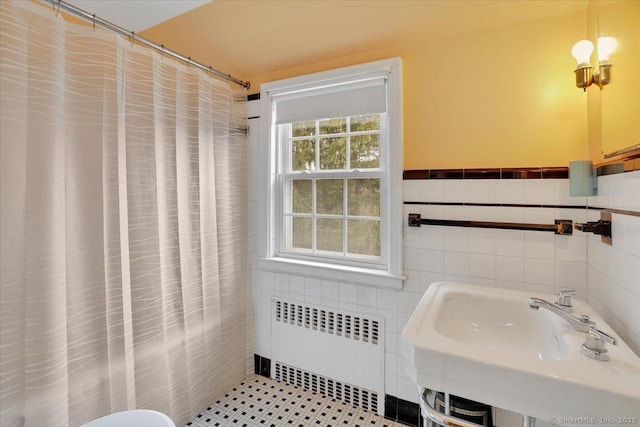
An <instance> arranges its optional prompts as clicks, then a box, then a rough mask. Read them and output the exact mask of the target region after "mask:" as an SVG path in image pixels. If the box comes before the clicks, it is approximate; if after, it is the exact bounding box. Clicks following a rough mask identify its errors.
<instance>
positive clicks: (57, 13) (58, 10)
mask: <svg viewBox="0 0 640 427" xmlns="http://www.w3.org/2000/svg"><path fill="white" fill-rule="evenodd" d="M53 10H55V11H56V18H57V17H58V15H59V14H60V0H58V7H57V8H56V5H53Z"/></svg>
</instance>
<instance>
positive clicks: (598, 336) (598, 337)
mask: <svg viewBox="0 0 640 427" xmlns="http://www.w3.org/2000/svg"><path fill="white" fill-rule="evenodd" d="M589 341H592V342H594V343H602V345H604V343H603V342H602V341H606V342H608V343H611V344H612V345H618V340H616V339H615V337H612V336H611V335H609V334H608V333H606V332H603V331H601V330H600V329H596V328H591V329H589V332H587V337H586V339H585V342H589Z"/></svg>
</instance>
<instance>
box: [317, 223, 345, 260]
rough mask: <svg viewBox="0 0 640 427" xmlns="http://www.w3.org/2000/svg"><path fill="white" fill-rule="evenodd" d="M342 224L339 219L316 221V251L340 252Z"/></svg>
mask: <svg viewBox="0 0 640 427" xmlns="http://www.w3.org/2000/svg"><path fill="white" fill-rule="evenodd" d="M343 224H344V221H343V220H341V219H327V218H318V219H316V249H318V250H320V251H332V252H342V238H343V234H342V225H343Z"/></svg>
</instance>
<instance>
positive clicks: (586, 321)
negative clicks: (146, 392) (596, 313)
mask: <svg viewBox="0 0 640 427" xmlns="http://www.w3.org/2000/svg"><path fill="white" fill-rule="evenodd" d="M575 294H576V291H574V290H570V291H562V292H560V293H559V294H558V300H557V301H556V302H555V303H550V302H549V301H545V300H543V299H542V298H536V297H530V298H529V307H531V308H532V309H534V310H539V309H540V307H542V308H546V309H547V310H549V311H551V312H552V313H555V314H557V315H558V316H560V317H562V318H563V319H564V320H566V321H567V322H568V323H569V324H570V325H571V326H573V329H575V330H576V331H578V332H585V333H586V335H585V341H584V343H583V344H582V348H581V349H580V351H581V353H582V354H584V355H585V356H587V357H590V358H592V359H595V360H600V361H607V360H609V359H610V356H609V351H608V350H607V348H606V343H607V342H609V343H611V344H613V345H618V341H617V340H616V338H615V337H613V336H611V335H609V334H607V333H606V332H603V331H601V330H599V329H597V327H596V322H594V321H593V320H591V318H590V317H589V316H587V315H584V314H582V315H580V316H574V315H573V314H571V312H572V311H573V306H572V305H571V296H572V295H575Z"/></svg>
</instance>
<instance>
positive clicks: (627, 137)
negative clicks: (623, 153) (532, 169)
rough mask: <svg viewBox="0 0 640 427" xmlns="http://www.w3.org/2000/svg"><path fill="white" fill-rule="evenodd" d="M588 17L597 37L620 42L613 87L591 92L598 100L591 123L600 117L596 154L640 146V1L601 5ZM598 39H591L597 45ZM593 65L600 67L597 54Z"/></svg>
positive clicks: (613, 60) (613, 59)
mask: <svg viewBox="0 0 640 427" xmlns="http://www.w3.org/2000/svg"><path fill="white" fill-rule="evenodd" d="M589 17H590V18H591V19H590V22H589V25H590V27H591V28H592V27H593V25H594V24H593V23H592V22H591V21H592V20H594V19H595V21H596V22H595V27H596V28H595V30H596V31H597V36H609V37H614V38H615V39H616V40H617V41H618V49H617V50H616V52H615V53H614V54H613V55H611V58H610V61H611V63H612V64H613V67H612V68H611V83H610V84H609V85H607V86H605V87H604V88H603V89H602V91H600V90H599V89H598V88H596V87H593V88H589V96H590V97H592V98H595V99H596V101H593V102H594V105H595V107H596V108H595V111H594V112H593V114H591V112H590V116H589V119H590V120H592V119H593V120H597V117H593V115H597V114H598V113H599V114H600V120H601V139H602V140H601V149H600V153H596V154H597V155H602V154H603V153H604V154H606V153H611V152H613V151H616V150H620V149H624V148H627V147H630V146H633V145H637V144H640V78H639V77H640V71H638V70H640V1H637V0H632V1H625V2H620V3H615V4H605V5H600V6H599V7H597V9H596V10H595V16H594V15H593V14H591V15H589ZM597 36H594V37H593V38H591V40H592V41H594V44H595V40H596V39H597ZM591 63H592V64H594V65H595V64H596V63H597V55H596V54H595V53H594V55H593V56H592V59H591ZM598 92H599V93H598ZM598 98H599V100H600V102H599V107H600V108H599V109H598V108H597V107H598V102H597V99H598Z"/></svg>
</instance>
